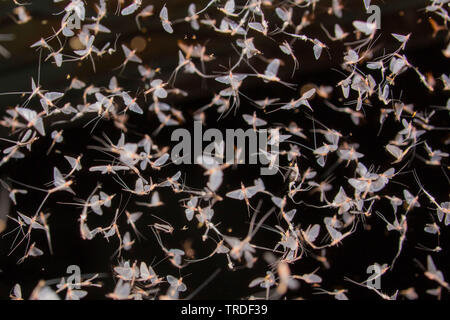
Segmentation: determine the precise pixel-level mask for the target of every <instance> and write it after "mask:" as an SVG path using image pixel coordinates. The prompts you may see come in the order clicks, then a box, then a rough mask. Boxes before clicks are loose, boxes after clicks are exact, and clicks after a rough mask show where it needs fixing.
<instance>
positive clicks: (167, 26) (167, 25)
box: [159, 5, 173, 33]
mask: <svg viewBox="0 0 450 320" xmlns="http://www.w3.org/2000/svg"><path fill="white" fill-rule="evenodd" d="M159 19H160V20H161V24H162V26H163V28H164V30H166V32H168V33H173V28H172V23H171V22H170V21H169V14H168V12H167V7H166V5H164V7H163V8H162V9H161V12H160V13H159Z"/></svg>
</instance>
